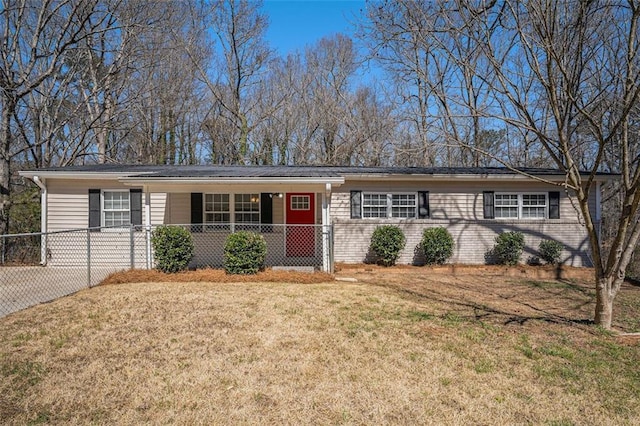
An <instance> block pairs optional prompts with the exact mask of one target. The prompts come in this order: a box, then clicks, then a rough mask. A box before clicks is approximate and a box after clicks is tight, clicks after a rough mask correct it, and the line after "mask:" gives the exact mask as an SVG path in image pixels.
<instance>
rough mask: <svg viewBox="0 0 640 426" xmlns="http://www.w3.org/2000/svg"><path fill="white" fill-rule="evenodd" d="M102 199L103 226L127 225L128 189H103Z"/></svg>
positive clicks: (128, 220)
mask: <svg viewBox="0 0 640 426" xmlns="http://www.w3.org/2000/svg"><path fill="white" fill-rule="evenodd" d="M102 200H103V203H102V211H103V214H104V226H123V225H129V222H130V216H129V191H104V192H103V193H102Z"/></svg>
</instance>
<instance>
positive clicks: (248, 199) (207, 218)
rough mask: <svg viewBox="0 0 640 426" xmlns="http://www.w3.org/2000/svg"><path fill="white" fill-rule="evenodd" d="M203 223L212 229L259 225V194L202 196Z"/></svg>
mask: <svg viewBox="0 0 640 426" xmlns="http://www.w3.org/2000/svg"><path fill="white" fill-rule="evenodd" d="M204 222H205V224H207V225H214V226H212V228H213V229H219V228H221V227H222V228H225V229H227V228H228V227H226V226H223V225H228V224H230V223H237V224H256V223H260V194H204Z"/></svg>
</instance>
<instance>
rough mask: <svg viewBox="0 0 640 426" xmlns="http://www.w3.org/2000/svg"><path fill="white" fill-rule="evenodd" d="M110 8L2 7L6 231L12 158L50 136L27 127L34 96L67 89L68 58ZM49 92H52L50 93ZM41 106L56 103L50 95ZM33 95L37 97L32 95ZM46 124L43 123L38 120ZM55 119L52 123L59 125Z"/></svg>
mask: <svg viewBox="0 0 640 426" xmlns="http://www.w3.org/2000/svg"><path fill="white" fill-rule="evenodd" d="M109 15H110V14H109V11H108V10H107V8H105V7H102V5H101V3H100V2H98V1H79V0H60V1H52V0H45V1H30V0H22V1H9V0H6V1H3V2H2V7H1V10H0V34H1V35H0V37H1V38H0V45H1V46H2V49H1V51H0V105H1V108H0V109H1V111H2V112H1V114H2V117H1V119H0V230H1V231H2V232H7V229H8V211H9V207H10V198H9V195H10V184H11V172H10V163H11V160H12V159H13V158H14V157H16V156H17V155H19V154H21V153H23V152H25V151H28V150H36V151H37V150H39V148H40V146H41V144H42V143H43V141H44V140H47V138H45V137H42V135H38V134H37V132H38V130H37V129H40V130H42V129H43V128H44V127H43V126H39V127H37V126H36V127H33V128H35V129H36V135H35V136H36V139H31V138H29V137H27V136H29V135H31V136H33V133H30V132H29V131H27V130H26V129H27V128H28V127H30V123H34V120H37V115H36V114H35V113H34V111H32V110H30V109H29V105H28V101H29V100H30V99H29V97H30V96H32V95H34V94H35V93H37V92H38V91H40V90H41V89H46V90H49V93H48V94H50V93H58V94H61V95H62V96H63V97H64V95H65V89H64V87H63V86H64V84H66V83H67V82H68V81H69V79H66V78H65V77H64V76H63V77H62V78H58V79H57V80H56V82H55V83H52V82H51V79H53V78H56V76H60V75H64V72H65V69H64V67H65V65H64V61H65V58H66V57H67V55H68V54H69V52H70V51H72V50H73V49H76V48H78V47H79V46H81V45H82V43H83V42H84V41H85V40H86V39H87V38H88V37H91V36H93V35H95V34H98V33H100V32H104V31H107V30H108V28H105V23H106V22H107V21H108V19H109ZM48 94H47V95H48ZM47 95H45V96H44V98H40V101H41V102H39V105H40V106H41V107H43V108H44V107H45V106H47V107H48V108H55V109H56V110H59V105H54V103H55V101H53V100H52V99H51V97H50V96H47ZM33 99H34V98H33V97H32V98H31V100H33ZM39 124H41V123H39ZM55 127H56V126H55V125H53V126H49V128H50V129H55Z"/></svg>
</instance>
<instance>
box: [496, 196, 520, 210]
mask: <svg viewBox="0 0 640 426" xmlns="http://www.w3.org/2000/svg"><path fill="white" fill-rule="evenodd" d="M495 201H496V203H495V205H496V207H502V206H505V207H506V206H509V207H511V206H513V207H518V195H517V194H496V195H495Z"/></svg>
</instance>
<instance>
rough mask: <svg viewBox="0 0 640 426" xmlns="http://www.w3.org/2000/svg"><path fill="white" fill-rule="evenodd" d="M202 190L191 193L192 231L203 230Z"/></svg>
mask: <svg viewBox="0 0 640 426" xmlns="http://www.w3.org/2000/svg"><path fill="white" fill-rule="evenodd" d="M202 215H203V208H202V192H192V193H191V232H202V225H201V224H202Z"/></svg>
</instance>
